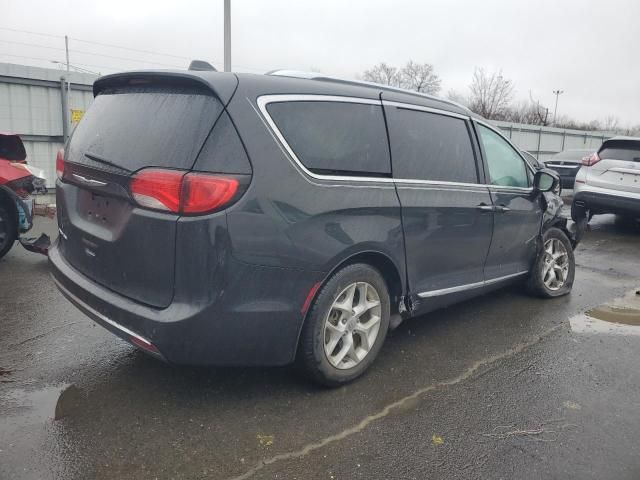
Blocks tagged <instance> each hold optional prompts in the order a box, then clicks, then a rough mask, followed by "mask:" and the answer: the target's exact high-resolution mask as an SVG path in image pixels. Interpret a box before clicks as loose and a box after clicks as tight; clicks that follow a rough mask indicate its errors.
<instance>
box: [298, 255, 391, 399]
mask: <svg viewBox="0 0 640 480" xmlns="http://www.w3.org/2000/svg"><path fill="white" fill-rule="evenodd" d="M389 317H390V300H389V291H388V288H387V285H386V282H385V281H384V278H383V277H382V275H381V274H380V272H379V271H378V270H376V269H375V268H373V267H371V266H370V265H366V264H362V263H358V264H353V265H348V266H346V267H344V268H343V269H341V270H338V271H337V272H336V273H334V274H333V275H332V276H331V278H329V280H327V282H326V283H325V284H324V285H323V286H322V288H321V289H320V290H319V291H318V293H317V295H316V298H315V300H314V302H313V304H312V306H311V308H310V309H309V312H308V313H307V318H306V321H305V323H304V325H303V327H302V333H301V336H300V344H299V346H298V355H297V363H298V366H299V367H300V368H301V369H302V370H303V372H304V373H305V374H306V375H307V376H308V377H310V378H311V379H312V380H314V381H315V382H318V383H320V384H322V385H325V386H329V387H337V386H339V385H343V384H345V383H348V382H351V381H352V380H354V379H356V378H357V377H359V376H360V375H362V374H363V373H364V372H365V370H367V368H369V366H370V365H371V364H372V363H373V361H374V360H375V358H376V357H377V355H378V353H379V352H380V349H381V348H382V344H383V343H384V340H385V337H386V336H387V331H388V329H389Z"/></svg>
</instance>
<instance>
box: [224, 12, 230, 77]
mask: <svg viewBox="0 0 640 480" xmlns="http://www.w3.org/2000/svg"><path fill="white" fill-rule="evenodd" d="M224 71H225V72H230V71H231V0H224Z"/></svg>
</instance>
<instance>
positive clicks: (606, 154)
mask: <svg viewBox="0 0 640 480" xmlns="http://www.w3.org/2000/svg"><path fill="white" fill-rule="evenodd" d="M598 155H599V156H600V158H602V159H608V160H624V161H627V162H640V141H637V142H634V141H628V140H627V141H624V140H618V141H610V142H605V143H604V144H603V145H602V147H600V151H599V152H598Z"/></svg>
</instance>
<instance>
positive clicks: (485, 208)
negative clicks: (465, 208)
mask: <svg viewBox="0 0 640 480" xmlns="http://www.w3.org/2000/svg"><path fill="white" fill-rule="evenodd" d="M476 208H477V209H478V210H480V211H481V212H493V211H495V209H494V207H493V205H487V204H486V203H481V204H480V205H478V206H477V207H476Z"/></svg>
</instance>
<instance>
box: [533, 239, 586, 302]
mask: <svg viewBox="0 0 640 480" xmlns="http://www.w3.org/2000/svg"><path fill="white" fill-rule="evenodd" d="M542 245H543V247H542V249H541V250H540V252H538V256H537V258H536V260H535V262H534V263H533V267H532V269H531V272H529V277H528V279H527V290H528V291H529V293H531V294H533V295H536V296H538V297H543V298H555V297H560V296H562V295H567V294H568V293H569V292H571V288H572V287H573V280H574V277H575V273H576V263H575V258H574V256H573V248H572V247H571V242H570V241H569V239H568V238H567V236H566V235H565V233H564V232H563V231H562V230H560V229H558V228H550V229H549V230H547V231H545V232H544V233H543V234H542Z"/></svg>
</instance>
